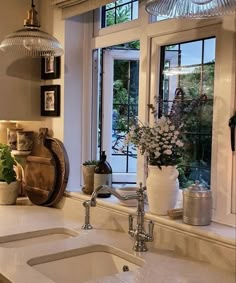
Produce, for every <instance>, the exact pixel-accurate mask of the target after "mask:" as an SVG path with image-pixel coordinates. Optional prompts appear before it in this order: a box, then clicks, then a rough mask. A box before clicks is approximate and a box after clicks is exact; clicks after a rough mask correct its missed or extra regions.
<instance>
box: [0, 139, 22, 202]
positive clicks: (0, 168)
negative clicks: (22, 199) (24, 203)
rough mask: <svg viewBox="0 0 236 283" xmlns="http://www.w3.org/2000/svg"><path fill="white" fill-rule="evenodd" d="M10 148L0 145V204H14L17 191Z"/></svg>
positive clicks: (17, 183) (17, 184) (17, 185)
mask: <svg viewBox="0 0 236 283" xmlns="http://www.w3.org/2000/svg"><path fill="white" fill-rule="evenodd" d="M15 165H16V162H15V160H14V158H13V157H12V155H11V150H10V147H9V146H8V145H6V144H0V204H15V203H16V199H17V196H18V191H19V182H18V181H17V179H16V172H15V170H14V166H15Z"/></svg>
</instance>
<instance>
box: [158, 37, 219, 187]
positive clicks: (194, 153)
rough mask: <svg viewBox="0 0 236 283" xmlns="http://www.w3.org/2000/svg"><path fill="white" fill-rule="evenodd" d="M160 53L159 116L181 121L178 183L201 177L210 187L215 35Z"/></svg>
mask: <svg viewBox="0 0 236 283" xmlns="http://www.w3.org/2000/svg"><path fill="white" fill-rule="evenodd" d="M202 46H204V47H205V46H206V47H205V48H202ZM178 50H180V52H179V51H178ZM161 54H162V55H161V62H162V72H161V73H162V75H161V82H162V84H161V88H160V92H161V95H160V102H159V110H160V111H161V113H160V115H162V114H164V115H170V114H171V116H170V117H172V118H174V119H176V121H178V120H181V121H182V122H183V124H184V126H183V129H184V132H183V134H182V136H183V138H184V141H185V143H184V156H183V161H182V163H181V165H180V167H179V173H180V176H179V180H180V185H181V187H182V188H184V187H186V186H188V185H189V184H190V183H191V182H194V181H195V180H200V181H201V182H202V183H203V184H204V185H205V186H207V187H210V167H211V144H212V117H213V95H214V68H215V64H214V62H215V38H213V39H212V38H211V39H203V40H199V41H194V42H186V43H179V44H175V45H173V46H163V47H162V51H161ZM205 54H206V55H205ZM204 57H206V58H207V59H204V60H205V62H206V63H205V64H204V63H203V62H202V61H203V58H204ZM209 62H210V63H209ZM178 88H181V89H182V90H183V92H182V93H181V95H182V96H180V97H178V92H177V89H178ZM181 97H182V98H181Z"/></svg>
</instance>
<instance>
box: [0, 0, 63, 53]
mask: <svg viewBox="0 0 236 283" xmlns="http://www.w3.org/2000/svg"><path fill="white" fill-rule="evenodd" d="M39 28H40V24H39V20H38V12H37V11H36V10H35V5H34V1H33V0H32V2H31V9H30V10H29V11H28V15H27V19H25V20H24V28H23V29H20V30H17V31H15V32H13V33H11V34H9V35H7V36H6V37H5V39H4V40H3V41H2V42H1V44H0V49H1V50H2V51H6V52H11V53H14V54H16V55H20V56H29V57H49V56H54V57H57V56H61V55H62V54H63V49H62V46H61V44H60V43H59V41H58V40H57V39H56V38H55V37H53V36H52V35H50V34H48V33H46V32H44V31H41V30H40V29H39Z"/></svg>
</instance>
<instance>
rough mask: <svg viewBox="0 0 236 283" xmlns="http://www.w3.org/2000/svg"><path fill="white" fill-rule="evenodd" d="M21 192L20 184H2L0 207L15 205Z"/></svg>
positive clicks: (0, 187) (0, 188)
mask: <svg viewBox="0 0 236 283" xmlns="http://www.w3.org/2000/svg"><path fill="white" fill-rule="evenodd" d="M18 192H19V182H18V181H15V182H12V183H10V184H7V183H6V182H0V205H9V204H15V203H16V199H17V196H18Z"/></svg>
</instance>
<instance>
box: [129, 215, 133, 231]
mask: <svg viewBox="0 0 236 283" xmlns="http://www.w3.org/2000/svg"><path fill="white" fill-rule="evenodd" d="M133 221H134V217H133V215H131V214H130V215H129V231H132V230H133Z"/></svg>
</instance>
